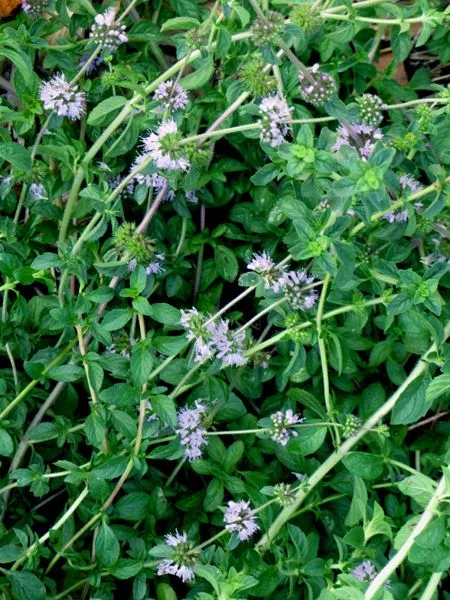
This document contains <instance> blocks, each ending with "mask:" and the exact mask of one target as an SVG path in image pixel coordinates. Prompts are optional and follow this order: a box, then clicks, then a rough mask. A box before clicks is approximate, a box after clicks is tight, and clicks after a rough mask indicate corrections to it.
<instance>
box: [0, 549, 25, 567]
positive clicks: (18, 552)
mask: <svg viewBox="0 0 450 600" xmlns="http://www.w3.org/2000/svg"><path fill="white" fill-rule="evenodd" d="M22 553H23V550H22V548H21V547H20V546H16V545H14V544H6V545H5V546H2V547H1V548H0V564H1V565H4V564H6V563H10V562H15V561H16V560H17V559H18V558H19V557H20V556H22Z"/></svg>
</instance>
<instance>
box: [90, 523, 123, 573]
mask: <svg viewBox="0 0 450 600" xmlns="http://www.w3.org/2000/svg"><path fill="white" fill-rule="evenodd" d="M95 555H96V558H97V560H98V561H99V562H100V564H102V565H103V566H104V567H112V566H113V565H115V564H116V562H117V561H118V560H119V555H120V545H119V542H118V540H117V537H116V535H115V533H114V531H113V530H112V529H111V527H109V525H107V524H106V523H102V524H101V526H100V529H99V532H98V534H97V537H96V539H95Z"/></svg>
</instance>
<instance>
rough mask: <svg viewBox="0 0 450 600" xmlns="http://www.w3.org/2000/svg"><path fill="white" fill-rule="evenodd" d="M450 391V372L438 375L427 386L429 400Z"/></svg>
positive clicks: (433, 399)
mask: <svg viewBox="0 0 450 600" xmlns="http://www.w3.org/2000/svg"><path fill="white" fill-rule="evenodd" d="M449 391H450V373H444V374H443V375H438V376H437V377H435V378H434V379H433V381H431V383H430V384H429V385H428V387H427V392H426V399H427V402H430V403H431V402H434V401H435V400H436V399H437V398H439V396H442V394H445V393H447V392H449Z"/></svg>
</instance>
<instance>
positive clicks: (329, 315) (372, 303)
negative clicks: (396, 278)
mask: <svg viewBox="0 0 450 600" xmlns="http://www.w3.org/2000/svg"><path fill="white" fill-rule="evenodd" d="M383 302H384V298H373V299H372V300H367V302H363V303H361V304H360V305H358V306H356V305H354V304H349V305H348V306H341V307H340V308H336V309H334V310H330V312H327V313H325V314H324V315H323V317H322V318H323V319H331V318H332V317H335V316H336V315H340V314H343V313H346V312H351V311H352V310H358V309H359V308H367V307H368V306H375V305H376V304H383ZM312 324H313V323H312V321H305V322H304V323H300V325H296V326H295V327H291V328H289V329H285V330H284V331H280V333H277V334H276V335H274V336H273V337H271V338H269V339H268V340H266V341H264V342H261V344H257V345H256V346H253V348H250V349H249V350H247V352H246V353H245V356H247V357H248V356H252V355H253V354H256V352H260V351H261V350H264V348H267V347H269V346H273V345H274V344H276V343H277V342H279V341H280V340H282V339H283V338H284V337H285V336H287V335H290V334H291V333H292V332H294V331H299V330H301V329H306V328H308V327H311V326H312Z"/></svg>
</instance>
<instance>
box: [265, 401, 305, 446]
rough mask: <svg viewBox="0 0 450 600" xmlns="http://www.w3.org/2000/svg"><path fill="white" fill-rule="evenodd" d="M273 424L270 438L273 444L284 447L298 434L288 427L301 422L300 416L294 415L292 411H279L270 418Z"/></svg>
mask: <svg viewBox="0 0 450 600" xmlns="http://www.w3.org/2000/svg"><path fill="white" fill-rule="evenodd" d="M270 418H271V419H272V423H273V431H272V433H271V436H270V437H271V438H272V439H273V441H274V442H278V443H279V444H281V445H282V446H286V444H287V443H288V442H289V440H290V439H291V437H297V436H298V433H297V432H296V431H295V429H292V428H290V425H296V424H298V423H301V422H302V421H303V419H302V418H300V415H296V414H294V412H293V411H292V409H290V408H289V409H288V410H286V411H284V412H283V411H281V410H279V411H278V412H276V413H274V414H273V415H271V416H270Z"/></svg>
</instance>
